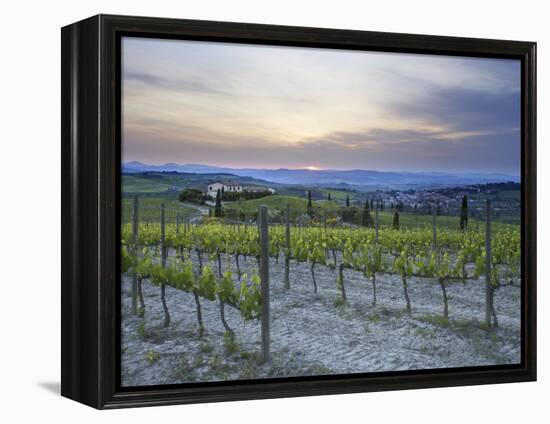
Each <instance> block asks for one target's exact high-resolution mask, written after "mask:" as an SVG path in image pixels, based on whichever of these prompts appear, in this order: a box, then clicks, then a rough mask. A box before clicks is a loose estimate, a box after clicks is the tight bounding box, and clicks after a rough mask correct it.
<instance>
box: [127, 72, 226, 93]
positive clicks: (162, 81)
mask: <svg viewBox="0 0 550 424" xmlns="http://www.w3.org/2000/svg"><path fill="white" fill-rule="evenodd" d="M124 81H133V82H138V83H141V84H145V85H148V86H150V87H153V88H160V89H163V90H168V91H176V92H185V93H202V94H216V95H220V94H221V95H228V94H230V93H229V91H228V90H224V89H221V88H218V87H215V86H214V84H213V83H212V82H210V81H202V80H199V79H188V80H186V79H180V78H164V77H162V76H159V75H152V74H147V73H140V72H126V73H125V74H124Z"/></svg>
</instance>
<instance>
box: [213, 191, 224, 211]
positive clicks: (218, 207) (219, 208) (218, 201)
mask: <svg viewBox="0 0 550 424" xmlns="http://www.w3.org/2000/svg"><path fill="white" fill-rule="evenodd" d="M214 216H216V217H220V216H222V192H221V190H220V189H218V192H217V193H216V205H215V206H214Z"/></svg>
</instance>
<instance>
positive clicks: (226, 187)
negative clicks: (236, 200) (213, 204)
mask: <svg viewBox="0 0 550 424" xmlns="http://www.w3.org/2000/svg"><path fill="white" fill-rule="evenodd" d="M218 190H221V191H223V192H225V193H241V192H242V191H243V186H242V185H239V184H233V183H213V184H210V185H209V186H208V195H209V196H211V197H216V194H217V193H218Z"/></svg>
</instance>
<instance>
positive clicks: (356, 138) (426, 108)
mask: <svg viewBox="0 0 550 424" xmlns="http://www.w3.org/2000/svg"><path fill="white" fill-rule="evenodd" d="M520 75H521V68H520V62H519V61H518V60H508V59H484V58H464V57H451V56H436V55H418V54H403V53H378V52H364V51H361V52H360V51H348V50H331V49H311V48H300V47H278V46H260V45H246V44H235V43H212V42H200V41H183V40H160V39H147V38H133V37H124V38H123V41H122V154H123V158H122V159H123V162H129V161H140V162H143V163H147V164H164V163H179V164H186V163H198V164H208V165H215V166H224V167H234V168H270V169H276V168H310V169H317V168H318V169H372V170H381V171H413V172H414V171H430V172H432V171H433V172H436V171H437V172H441V171H443V172H454V173H468V172H498V173H506V174H512V175H519V173H520V143H521V142H520V140H521V137H520V136H521V135H520V125H521V124H520V122H521V121H520V118H521V116H520V114H521V109H520V99H521V92H520Z"/></svg>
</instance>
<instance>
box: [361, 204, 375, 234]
mask: <svg viewBox="0 0 550 424" xmlns="http://www.w3.org/2000/svg"><path fill="white" fill-rule="evenodd" d="M362 224H363V227H369V228H370V227H372V226H373V221H372V216H371V215H370V210H369V201H368V200H367V201H366V202H365V207H364V208H363V219H362Z"/></svg>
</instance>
